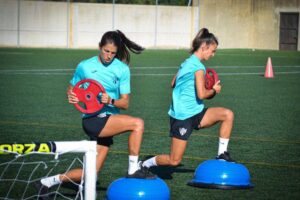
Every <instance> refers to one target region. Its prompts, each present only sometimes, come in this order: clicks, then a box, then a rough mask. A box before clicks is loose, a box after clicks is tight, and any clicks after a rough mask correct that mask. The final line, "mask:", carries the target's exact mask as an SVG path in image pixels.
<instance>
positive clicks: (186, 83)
mask: <svg viewBox="0 0 300 200" xmlns="http://www.w3.org/2000/svg"><path fill="white" fill-rule="evenodd" d="M199 70H203V71H204V73H206V70H205V66H204V65H203V64H202V63H201V61H200V60H199V58H198V57H197V56H195V55H194V54H193V55H191V56H190V57H189V58H188V59H186V60H185V61H184V62H183V63H182V64H181V66H180V67H179V70H178V73H177V76H176V82H175V88H174V89H173V93H172V103H171V106H170V109H169V112H168V113H169V115H170V116H171V117H173V118H175V119H179V120H184V119H187V118H189V117H192V116H194V115H196V114H198V113H200V112H201V111H202V110H203V108H204V104H203V102H202V100H201V99H199V98H198V97H197V92H196V85H195V72H196V71H199Z"/></svg>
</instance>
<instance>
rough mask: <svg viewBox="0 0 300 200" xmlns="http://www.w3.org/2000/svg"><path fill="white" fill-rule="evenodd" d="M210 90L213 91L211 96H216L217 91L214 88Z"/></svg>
mask: <svg viewBox="0 0 300 200" xmlns="http://www.w3.org/2000/svg"><path fill="white" fill-rule="evenodd" d="M212 90H213V91H214V94H213V96H215V95H216V94H217V91H216V90H215V89H214V88H212Z"/></svg>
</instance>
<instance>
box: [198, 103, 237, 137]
mask: <svg viewBox="0 0 300 200" xmlns="http://www.w3.org/2000/svg"><path fill="white" fill-rule="evenodd" d="M233 120H234V114H233V112H232V111H231V110H229V109H227V108H208V109H207V111H206V113H205V115H204V117H203V119H202V120H201V122H200V127H202V128H207V127H210V126H212V125H214V124H216V123H217V122H221V126H220V132H219V136H220V137H221V138H227V139H229V138H230V134H231V130H232V127H233Z"/></svg>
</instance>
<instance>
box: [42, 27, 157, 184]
mask: <svg viewBox="0 0 300 200" xmlns="http://www.w3.org/2000/svg"><path fill="white" fill-rule="evenodd" d="M128 49H129V50H130V51H131V52H134V53H137V54H139V53H141V52H142V51H143V50H144V48H142V47H141V46H139V45H137V44H136V43H134V42H132V41H130V40H129V39H128V38H127V37H126V36H125V35H124V34H123V33H122V32H121V31H119V30H117V31H109V32H106V33H105V34H104V35H103V36H102V39H101V41H100V43H99V50H100V53H99V55H98V56H94V57H92V58H89V59H87V60H84V61H82V62H80V63H79V64H78V66H77V68H76V71H75V73H74V76H73V78H72V79H71V81H70V86H69V87H68V90H67V95H68V101H69V103H71V104H76V103H78V102H79V100H78V98H77V96H76V94H75V93H74V92H73V91H72V89H73V87H74V86H75V85H76V83H77V82H79V81H80V80H83V79H93V80H96V81H98V82H99V83H101V84H102V86H103V87H104V88H105V92H106V93H104V94H102V97H101V102H102V103H103V104H105V106H104V107H103V109H101V110H100V111H99V112H97V113H95V114H92V115H86V114H84V115H83V119H82V125H83V129H84V131H85V132H86V134H87V135H88V136H89V137H90V139H91V140H95V141H97V162H96V169H97V173H98V172H99V171H100V169H101V167H102V166H103V163H104V161H105V159H106V156H107V154H108V151H109V147H110V145H111V144H113V136H115V135H118V134H121V133H125V132H128V131H129V132H131V133H130V135H129V139H128V148H129V167H128V174H127V177H128V178H154V175H153V174H151V173H149V172H148V171H145V170H144V169H143V168H142V167H141V166H140V165H139V163H138V155H139V150H140V146H141V142H142V136H143V132H144V121H143V120H142V119H140V118H136V117H132V116H129V115H123V114H120V109H127V108H128V106H129V94H130V70H129V67H128V64H129V62H130V54H129V51H128ZM82 172H83V171H82V169H74V170H71V171H69V172H67V173H65V174H58V175H55V176H51V177H47V178H43V179H42V180H41V186H43V187H44V188H46V189H47V188H50V187H52V186H53V185H57V184H60V183H61V182H67V181H70V180H72V181H80V180H81V177H82Z"/></svg>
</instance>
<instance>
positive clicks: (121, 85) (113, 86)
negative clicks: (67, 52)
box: [70, 56, 130, 117]
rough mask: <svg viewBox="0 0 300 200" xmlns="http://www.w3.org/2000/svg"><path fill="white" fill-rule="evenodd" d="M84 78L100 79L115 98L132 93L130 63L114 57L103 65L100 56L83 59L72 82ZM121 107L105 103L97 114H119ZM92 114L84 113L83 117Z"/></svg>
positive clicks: (73, 83)
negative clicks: (127, 63)
mask: <svg viewBox="0 0 300 200" xmlns="http://www.w3.org/2000/svg"><path fill="white" fill-rule="evenodd" d="M83 79H93V80H95V81H98V82H99V83H100V84H101V85H102V86H103V87H104V89H105V91H106V93H107V94H108V95H109V96H110V97H111V98H113V99H119V98H120V95H121V94H129V93H130V70H129V67H128V65H126V64H125V63H123V62H121V61H120V60H119V59H117V58H114V59H113V61H112V62H111V63H110V64H108V65H103V64H102V63H101V62H100V61H99V59H98V56H94V57H92V58H89V59H87V60H83V61H81V62H80V63H79V64H78V66H77V68H76V71H75V73H74V76H73V78H72V79H71V81H70V84H71V85H73V86H75V85H76V83H78V82H79V81H81V80H83ZM118 113H120V109H119V108H117V107H115V106H113V105H105V106H104V107H103V108H102V109H101V110H100V111H99V112H98V113H97V114H110V115H114V114H118ZM88 116H90V115H87V114H84V115H83V117H88Z"/></svg>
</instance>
